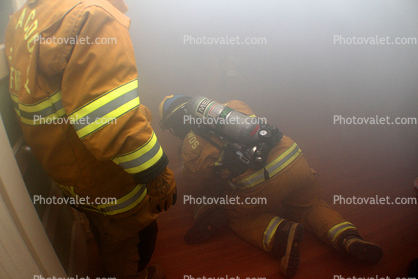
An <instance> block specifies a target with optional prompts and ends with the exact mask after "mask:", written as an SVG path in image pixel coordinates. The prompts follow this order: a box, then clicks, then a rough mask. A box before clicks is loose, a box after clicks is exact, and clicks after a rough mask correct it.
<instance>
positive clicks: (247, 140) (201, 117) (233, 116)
mask: <svg viewBox="0 0 418 279" xmlns="http://www.w3.org/2000/svg"><path fill="white" fill-rule="evenodd" d="M187 112H188V113H189V114H190V122H191V124H201V125H206V126H209V127H210V128H211V129H212V130H213V131H214V132H216V133H218V134H220V135H225V136H228V137H230V138H232V139H234V140H236V141H238V142H240V143H243V144H251V143H254V142H256V141H258V134H259V130H260V126H259V125H258V124H259V123H258V122H259V119H258V118H251V117H248V116H247V115H245V114H243V113H241V112H239V111H236V110H234V109H232V108H230V107H227V106H224V105H222V104H220V103H218V102H216V101H213V100H211V99H208V98H206V97H203V96H196V97H193V98H192V99H191V100H190V101H189V103H188V104H187ZM260 124H261V123H260Z"/></svg>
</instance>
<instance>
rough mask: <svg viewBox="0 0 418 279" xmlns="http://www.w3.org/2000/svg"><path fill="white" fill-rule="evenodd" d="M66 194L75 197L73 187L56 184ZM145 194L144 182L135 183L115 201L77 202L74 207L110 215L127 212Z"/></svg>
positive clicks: (142, 198) (141, 199) (140, 200)
mask: <svg viewBox="0 0 418 279" xmlns="http://www.w3.org/2000/svg"><path fill="white" fill-rule="evenodd" d="M57 185H58V186H59V187H60V188H61V189H62V190H63V191H64V192H65V193H66V194H71V196H72V197H73V198H76V197H77V194H75V193H74V190H73V187H67V186H63V185H59V184H57ZM146 194H147V187H146V186H145V184H139V185H137V186H136V187H135V188H134V189H133V190H132V191H131V192H129V193H128V194H126V195H125V196H123V197H121V198H119V199H117V200H116V202H110V203H107V204H99V205H93V204H79V205H76V207H80V208H82V209H85V210H89V211H94V212H96V213H100V214H103V215H106V216H112V215H116V214H120V213H124V212H127V211H129V210H131V209H133V208H134V207H135V206H137V205H138V204H139V203H141V202H142V201H143V200H144V197H145V196H146Z"/></svg>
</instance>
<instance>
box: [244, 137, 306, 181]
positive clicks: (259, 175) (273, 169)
mask: <svg viewBox="0 0 418 279" xmlns="http://www.w3.org/2000/svg"><path fill="white" fill-rule="evenodd" d="M291 148H293V150H291V151H290V152H289V154H287V155H286V156H285V157H283V158H282V159H281V160H279V161H278V162H276V160H274V161H272V162H271V163H270V164H268V165H267V166H266V170H267V172H268V173H269V174H270V175H275V174H276V173H277V172H278V169H279V168H280V167H282V166H283V165H286V166H287V165H288V164H290V163H291V162H292V161H293V160H294V159H295V158H296V157H295V158H293V160H291V159H292V157H294V156H295V155H297V154H298V153H300V152H301V151H300V148H299V146H297V145H296V144H293V145H292V146H291ZM286 163H287V164H286ZM251 176H253V177H251ZM251 176H250V177H248V178H244V179H242V180H240V181H239V182H242V184H244V185H246V186H248V187H254V186H255V185H257V184H259V183H261V182H264V181H265V179H264V169H260V170H258V171H257V172H256V173H255V176H254V174H253V175H251ZM257 182H258V183H257Z"/></svg>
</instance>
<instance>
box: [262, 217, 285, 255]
mask: <svg viewBox="0 0 418 279" xmlns="http://www.w3.org/2000/svg"><path fill="white" fill-rule="evenodd" d="M283 221H284V219H283V218H280V217H277V216H276V217H274V218H273V219H271V221H270V223H269V224H268V226H267V228H266V230H265V231H264V234H263V248H264V250H265V251H267V252H270V250H271V242H272V240H273V236H274V234H275V233H276V231H277V228H278V227H279V225H280V224H281V223H282V222H283Z"/></svg>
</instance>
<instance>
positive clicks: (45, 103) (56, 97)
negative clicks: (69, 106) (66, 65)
mask: <svg viewBox="0 0 418 279" xmlns="http://www.w3.org/2000/svg"><path fill="white" fill-rule="evenodd" d="M17 98H18V97H17V96H15V95H12V100H13V101H15V102H16V103H18V105H19V109H20V110H23V111H26V112H39V111H41V110H43V109H45V108H47V107H50V106H51V104H53V103H56V102H58V101H60V100H61V91H57V92H55V93H54V94H53V95H51V96H49V98H48V99H46V100H42V101H40V102H38V103H36V104H33V105H25V104H22V103H19V102H18V99H17Z"/></svg>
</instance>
